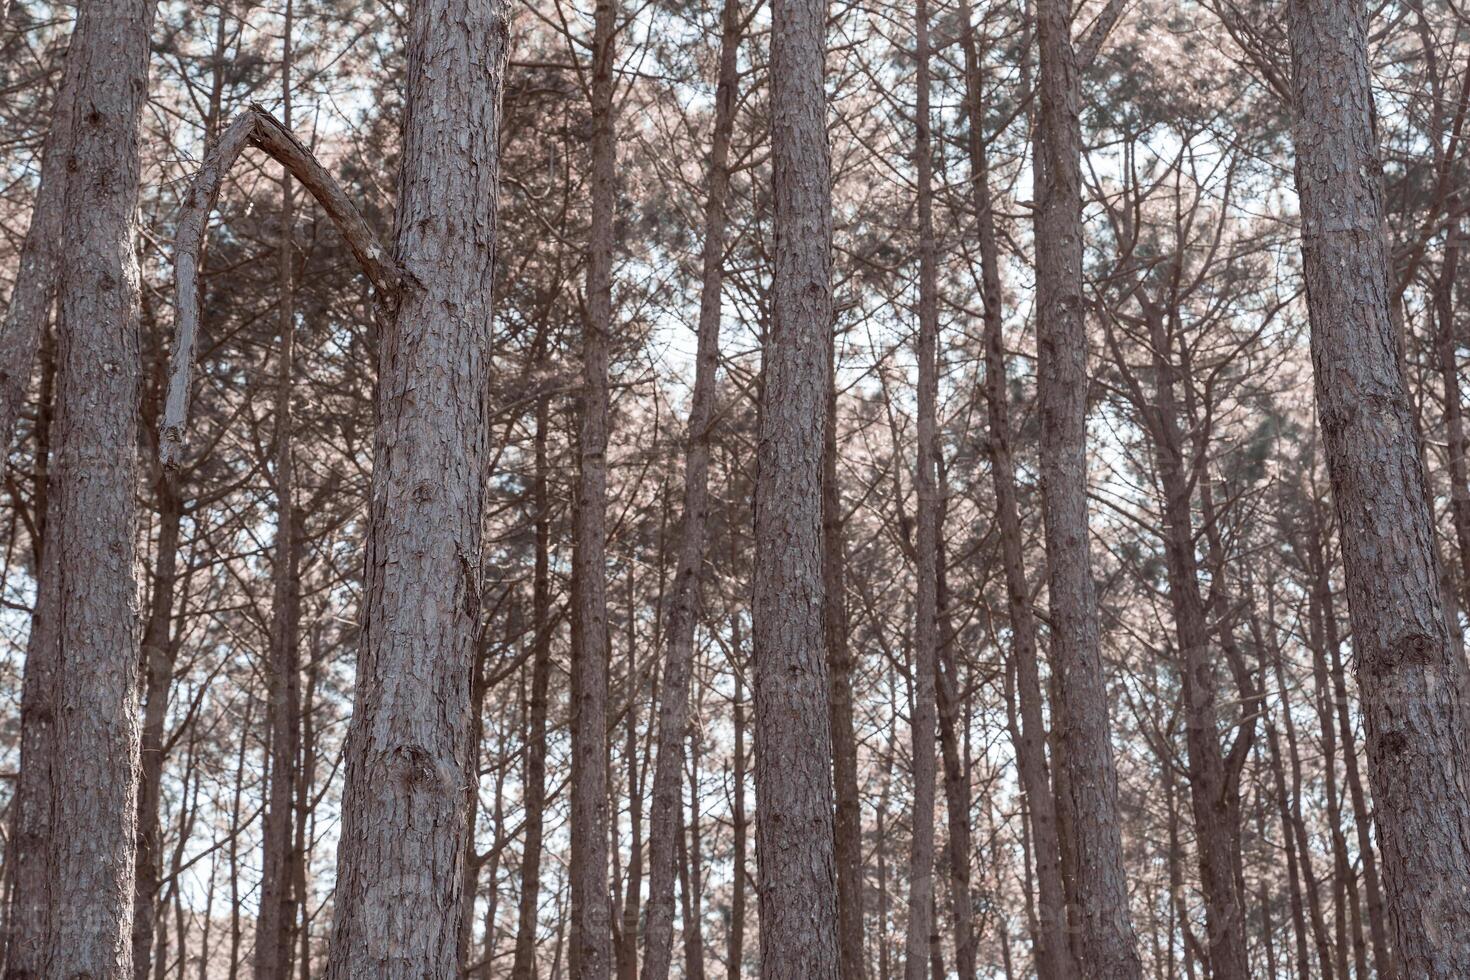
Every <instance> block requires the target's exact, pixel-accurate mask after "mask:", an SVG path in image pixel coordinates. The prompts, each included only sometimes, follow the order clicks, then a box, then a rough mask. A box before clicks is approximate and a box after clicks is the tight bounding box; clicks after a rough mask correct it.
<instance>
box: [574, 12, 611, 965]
mask: <svg viewBox="0 0 1470 980" xmlns="http://www.w3.org/2000/svg"><path fill="white" fill-rule="evenodd" d="M617 12H618V11H617V4H616V2H615V0H597V7H596V12H595V17H594V26H593V38H592V92H591V98H592V106H591V109H592V173H591V195H592V221H591V228H590V229H589V231H588V243H587V302H586V312H585V315H584V316H583V318H582V398H581V402H582V431H581V440H580V445H579V447H578V452H579V454H580V459H579V466H578V473H577V508H576V538H577V550H576V555H575V558H574V568H575V570H574V575H575V576H576V580H577V588H576V606H577V627H578V631H577V636H576V638H575V642H574V644H573V650H572V658H573V659H572V791H571V796H572V800H571V803H572V816H571V824H572V828H571V829H572V858H571V865H572V866H571V905H572V907H571V918H572V937H571V943H572V948H571V966H572V970H571V975H572V978H573V980H607V978H608V977H609V976H610V975H611V973H612V960H613V950H612V904H611V901H610V897H609V895H608V887H607V861H608V801H607V794H608V772H607V769H608V765H607V727H608V723H607V649H608V646H607V643H608V640H607V567H606V564H607V559H606V551H607V428H608V389H607V358H608V353H607V349H608V334H609V333H610V331H611V330H612V261H613V247H614V227H613V218H614V207H615V205H616V195H617V175H616V167H617V142H616V139H617V136H616V131H615V126H616V119H615V118H614V114H613V113H614V105H615V101H614V98H613V95H614V79H613V52H614V39H615V37H616V26H617Z"/></svg>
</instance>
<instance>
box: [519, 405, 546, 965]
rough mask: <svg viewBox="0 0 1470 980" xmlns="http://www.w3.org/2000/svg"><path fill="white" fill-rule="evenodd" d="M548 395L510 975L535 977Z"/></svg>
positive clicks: (540, 456)
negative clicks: (523, 812) (517, 893)
mask: <svg viewBox="0 0 1470 980" xmlns="http://www.w3.org/2000/svg"><path fill="white" fill-rule="evenodd" d="M548 411H549V405H548V399H547V398H546V396H544V395H543V396H542V397H541V398H540V399H539V400H538V401H537V403H536V435H535V467H536V469H535V476H534V482H533V483H532V489H531V501H532V506H533V507H534V508H535V512H536V517H535V521H536V559H535V568H534V570H533V571H532V579H531V617H532V625H533V628H534V629H535V636H534V637H533V639H532V642H533V643H534V644H535V649H534V650H533V651H532V653H531V705H530V707H531V711H530V719H529V723H528V728H527V731H526V775H525V794H526V829H525V838H524V843H523V845H522V850H521V889H520V896H521V897H520V907H519V909H518V910H517V913H516V946H515V954H514V957H513V959H512V962H511V970H510V975H511V980H533V978H534V976H535V971H536V932H537V929H536V927H537V924H538V915H537V911H538V907H539V905H540V898H541V840H542V834H543V832H544V831H543V828H544V826H545V820H546V697H547V688H548V687H549V686H550V682H551V554H550V552H551V509H550V508H551V501H550V498H549V495H548V493H547V487H546V477H547V472H548V470H549V469H550V465H549V463H548V462H547V458H546V435H547V432H546V430H547V428H548V426H549V419H548V417H547V416H548Z"/></svg>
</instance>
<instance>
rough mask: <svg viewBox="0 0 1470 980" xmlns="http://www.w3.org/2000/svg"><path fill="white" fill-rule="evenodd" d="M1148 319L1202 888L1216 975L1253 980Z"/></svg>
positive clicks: (1170, 415)
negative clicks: (1251, 979)
mask: <svg viewBox="0 0 1470 980" xmlns="http://www.w3.org/2000/svg"><path fill="white" fill-rule="evenodd" d="M1144 316H1145V319H1147V321H1148V322H1149V324H1150V328H1151V333H1150V337H1151V340H1152V348H1153V374H1154V378H1155V379H1156V380H1155V391H1154V404H1153V405H1152V406H1140V407H1141V408H1142V409H1144V410H1145V411H1147V412H1148V415H1149V416H1151V417H1152V424H1150V425H1149V426H1148V428H1149V429H1150V430H1151V432H1150V434H1151V435H1152V437H1153V441H1154V450H1155V459H1156V467H1157V469H1158V473H1159V482H1160V483H1161V484H1162V489H1163V494H1164V502H1163V503H1164V507H1163V512H1164V526H1163V528H1162V529H1161V536H1162V543H1163V546H1164V563H1165V566H1166V568H1167V577H1168V584H1169V590H1168V591H1169V602H1170V605H1171V607H1172V609H1173V612H1174V625H1175V635H1176V639H1177V641H1178V644H1179V652H1180V657H1181V661H1182V663H1181V665H1180V666H1181V670H1180V673H1181V675H1182V677H1183V695H1184V722H1185V745H1186V748H1187V756H1188V766H1189V795H1190V803H1191V809H1192V810H1193V814H1194V829H1195V841H1196V852H1197V855H1198V860H1199V866H1200V888H1201V890H1202V891H1203V892H1204V897H1205V911H1206V920H1207V924H1208V928H1209V944H1210V967H1211V975H1212V976H1213V977H1216V978H1218V980H1249V977H1250V960H1249V957H1248V954H1247V951H1246V931H1245V927H1246V921H1245V909H1244V906H1243V904H1242V896H1241V895H1240V893H1239V891H1238V890H1237V888H1236V880H1235V867H1236V863H1237V861H1238V860H1239V851H1240V828H1239V826H1238V824H1237V822H1236V819H1235V814H1236V810H1237V808H1236V807H1235V806H1234V805H1232V802H1231V797H1232V796H1234V794H1235V792H1236V790H1235V789H1234V788H1233V787H1232V784H1231V780H1230V778H1229V776H1228V774H1227V770H1226V763H1225V755H1224V753H1223V752H1222V751H1221V748H1220V736H1219V732H1218V731H1217V728H1216V725H1217V717H1218V715H1219V699H1218V696H1217V694H1216V684H1215V659H1214V658H1213V657H1212V656H1211V644H1210V629H1209V623H1208V620H1207V617H1206V610H1205V602H1204V597H1203V594H1202V593H1201V591H1200V582H1199V564H1198V559H1197V556H1196V552H1195V530H1194V516H1193V504H1192V494H1191V486H1192V485H1193V484H1194V481H1193V480H1191V479H1190V477H1189V475H1188V474H1186V472H1185V469H1184V466H1185V447H1184V436H1183V433H1182V431H1181V429H1180V415H1179V408H1178V404H1177V398H1176V394H1175V381H1174V363H1173V360H1172V356H1171V351H1170V347H1169V345H1170V343H1171V341H1170V338H1169V336H1168V334H1167V332H1166V331H1165V329H1164V324H1163V320H1164V318H1165V316H1166V314H1165V313H1164V312H1163V311H1161V310H1158V309H1156V308H1153V307H1152V306H1151V305H1150V304H1147V303H1145V313H1144ZM1150 408H1151V409H1152V410H1151V411H1150V410H1149V409H1150Z"/></svg>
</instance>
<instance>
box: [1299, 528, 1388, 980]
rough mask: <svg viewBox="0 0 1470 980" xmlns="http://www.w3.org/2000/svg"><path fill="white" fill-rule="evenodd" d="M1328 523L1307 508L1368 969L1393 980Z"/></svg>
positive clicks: (1383, 977) (1384, 978) (1386, 979)
mask: <svg viewBox="0 0 1470 980" xmlns="http://www.w3.org/2000/svg"><path fill="white" fill-rule="evenodd" d="M1326 524H1327V521H1326V520H1324V519H1323V514H1322V511H1321V509H1320V505H1319V503H1318V502H1317V501H1315V500H1314V501H1313V502H1312V530H1313V536H1312V545H1311V546H1312V549H1313V555H1314V561H1315V562H1316V564H1317V567H1318V570H1319V571H1318V575H1319V576H1320V579H1321V584H1320V585H1319V588H1320V589H1321V590H1322V622H1323V629H1324V633H1325V639H1326V642H1327V656H1328V660H1329V663H1328V668H1329V670H1330V671H1331V674H1332V695H1333V698H1332V699H1333V703H1334V704H1335V705H1336V707H1337V711H1336V714H1337V726H1338V737H1339V738H1340V739H1341V740H1342V746H1343V752H1342V758H1343V770H1344V772H1345V774H1346V776H1347V784H1348V794H1349V797H1350V798H1351V800H1352V804H1353V829H1354V831H1355V832H1356V834H1355V836H1356V839H1357V845H1358V858H1359V860H1360V861H1361V862H1362V865H1363V886H1364V889H1365V890H1366V891H1367V893H1368V894H1367V898H1368V908H1367V918H1368V935H1369V937H1370V938H1371V941H1372V944H1373V967H1374V969H1375V970H1376V971H1377V973H1378V976H1379V977H1380V980H1396V978H1397V976H1398V970H1397V967H1396V965H1395V963H1394V959H1393V953H1392V951H1391V950H1390V949H1389V947H1388V923H1387V921H1386V919H1387V916H1386V915H1385V913H1384V908H1383V888H1382V885H1381V883H1380V879H1379V876H1378V848H1377V846H1376V845H1375V844H1374V842H1373V831H1372V827H1371V826H1370V821H1371V819H1372V818H1371V815H1370V812H1369V809H1368V799H1367V793H1366V792H1364V790H1363V778H1362V775H1361V774H1360V773H1359V771H1358V753H1357V749H1356V747H1355V745H1354V741H1353V725H1354V720H1353V712H1352V705H1351V704H1350V703H1349V701H1348V691H1347V676H1346V673H1345V672H1344V670H1343V662H1342V643H1341V640H1340V637H1339V634H1338V625H1337V610H1336V604H1335V602H1334V600H1333V595H1332V580H1331V566H1330V565H1329V564H1328V561H1327V548H1326V537H1327V528H1326Z"/></svg>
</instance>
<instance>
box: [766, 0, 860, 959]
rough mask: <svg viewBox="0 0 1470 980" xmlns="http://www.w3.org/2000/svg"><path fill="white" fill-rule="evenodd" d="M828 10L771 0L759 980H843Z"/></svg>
mask: <svg viewBox="0 0 1470 980" xmlns="http://www.w3.org/2000/svg"><path fill="white" fill-rule="evenodd" d="M826 7H827V5H826V3H825V0H775V3H774V6H773V8H772V21H771V25H772V34H771V157H772V166H773V185H774V187H773V190H774V230H775V264H774V269H773V270H772V287H771V288H772V297H773V300H774V314H775V315H774V320H773V324H772V331H771V333H770V335H769V336H768V337H767V339H766V350H765V358H764V383H763V385H762V389H761V413H760V442H759V447H758V451H757V452H758V456H757V458H758V473H757V479H756V498H755V499H756V522H755V538H756V560H755V582H754V602H753V605H752V611H753V617H754V623H755V723H756V743H757V746H758V748H757V755H756V766H755V770H756V803H757V805H756V839H757V845H756V846H757V854H758V857H759V860H760V882H761V888H760V906H761V919H760V921H761V930H760V935H761V976H762V978H763V980H788V978H789V980H796V978H805V980H837V977H838V975H839V953H838V932H837V882H836V872H835V868H834V865H833V860H834V859H833V794H832V771H831V768H830V767H831V758H832V739H831V729H830V727H829V711H828V689H827V666H826V662H825V660H824V659H823V645H822V593H823V588H822V557H821V531H822V502H821V478H822V418H823V411H822V409H823V407H824V403H825V395H826V392H827V386H828V385H829V384H830V383H831V382H830V379H829V377H828V370H829V369H828V365H827V357H828V342H829V338H830V336H831V330H832V317H833V308H832V251H831V250H832V207H831V200H832V194H831V159H830V156H829V150H828V144H827V127H826V116H827V111H826V109H827V107H826V91H825V88H824V85H823V75H824V64H823V63H824V59H825V53H826V43H825V33H826V26H827V16H826V15H827V10H826Z"/></svg>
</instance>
